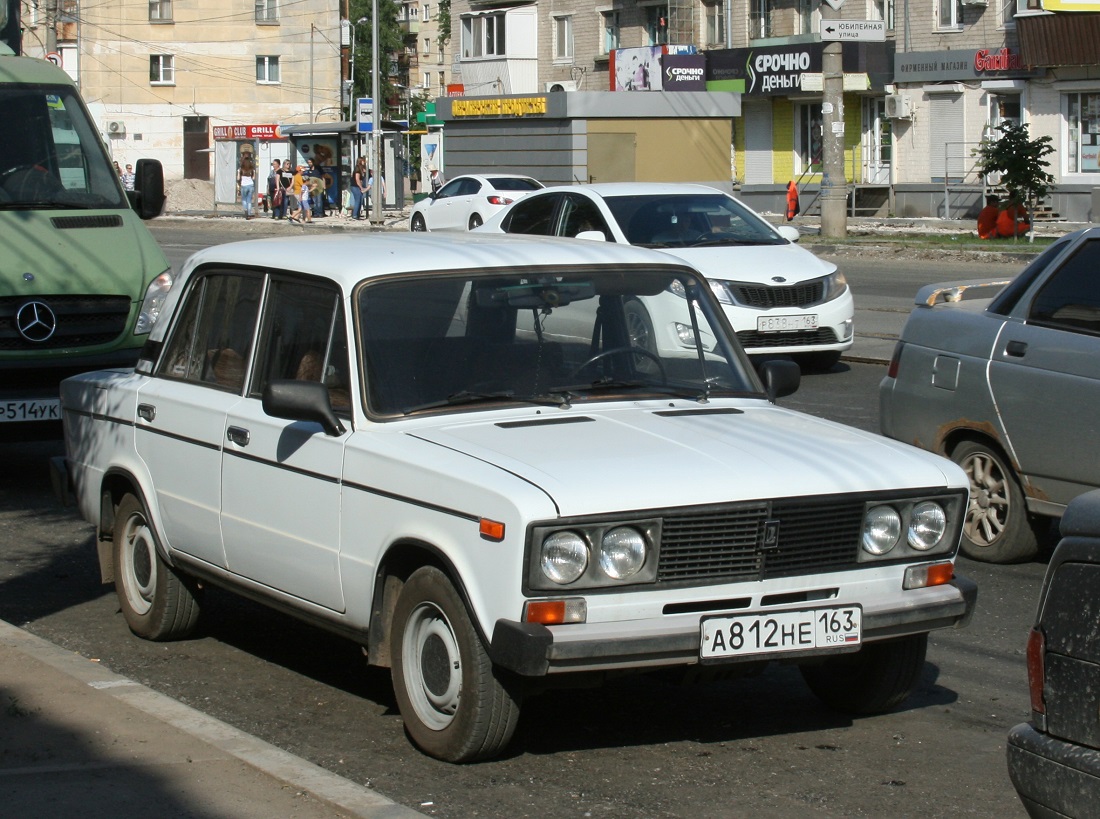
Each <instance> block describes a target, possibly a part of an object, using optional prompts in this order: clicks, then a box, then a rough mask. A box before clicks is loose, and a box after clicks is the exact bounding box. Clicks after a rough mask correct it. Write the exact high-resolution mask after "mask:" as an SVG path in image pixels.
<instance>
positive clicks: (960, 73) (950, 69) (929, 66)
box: [894, 48, 1039, 83]
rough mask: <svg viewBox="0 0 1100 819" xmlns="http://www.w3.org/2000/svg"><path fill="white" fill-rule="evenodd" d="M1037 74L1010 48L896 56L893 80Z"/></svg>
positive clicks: (965, 78)
mask: <svg viewBox="0 0 1100 819" xmlns="http://www.w3.org/2000/svg"><path fill="white" fill-rule="evenodd" d="M1038 73H1039V72H1038V71H1037V70H1030V71H1029V70H1028V69H1027V68H1026V67H1025V66H1024V64H1023V63H1022V62H1021V60H1020V52H1019V51H1015V50H1013V49H1009V48H1000V49H996V50H991V49H988V48H980V49H958V50H956V51H908V52H905V53H904V54H895V55H894V81H895V82H898V83H906V82H939V81H941V80H987V79H993V78H998V77H1001V78H1008V77H1033V76H1035V75H1036V74H1038Z"/></svg>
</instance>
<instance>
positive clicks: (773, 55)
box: [707, 43, 821, 96]
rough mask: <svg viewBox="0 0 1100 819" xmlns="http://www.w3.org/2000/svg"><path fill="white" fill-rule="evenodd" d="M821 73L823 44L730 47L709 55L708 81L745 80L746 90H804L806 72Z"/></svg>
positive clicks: (762, 92)
mask: <svg viewBox="0 0 1100 819" xmlns="http://www.w3.org/2000/svg"><path fill="white" fill-rule="evenodd" d="M806 73H815V74H818V73H821V44H820V43H806V44H804V45H796V46H780V47H777V48H730V49H725V50H722V51H712V52H709V53H708V55H707V80H708V82H722V81H729V80H742V81H743V82H744V83H745V93H746V94H753V95H758V96H759V95H767V96H770V95H776V94H791V93H797V92H799V91H801V90H802V75H803V74H806Z"/></svg>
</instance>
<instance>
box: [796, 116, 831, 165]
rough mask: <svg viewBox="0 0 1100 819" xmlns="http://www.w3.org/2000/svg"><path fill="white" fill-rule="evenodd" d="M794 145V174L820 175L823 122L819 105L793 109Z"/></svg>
mask: <svg viewBox="0 0 1100 819" xmlns="http://www.w3.org/2000/svg"><path fill="white" fill-rule="evenodd" d="M795 127H796V128H797V130H796V131H795V145H794V149H795V152H796V154H797V156H798V167H797V168H795V172H796V173H821V167H822V158H821V151H822V147H823V144H822V132H823V131H824V127H825V120H824V118H823V116H822V113H821V103H817V102H815V103H802V104H800V105H798V106H796V108H795Z"/></svg>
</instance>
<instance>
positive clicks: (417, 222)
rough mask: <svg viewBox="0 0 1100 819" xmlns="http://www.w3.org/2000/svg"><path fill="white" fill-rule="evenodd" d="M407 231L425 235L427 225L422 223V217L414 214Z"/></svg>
mask: <svg viewBox="0 0 1100 819" xmlns="http://www.w3.org/2000/svg"><path fill="white" fill-rule="evenodd" d="M409 230H411V231H413V232H414V233H427V231H428V225H427V224H426V223H425V222H424V217H423V215H421V214H419V213H414V214H413V218H412V222H410V223H409Z"/></svg>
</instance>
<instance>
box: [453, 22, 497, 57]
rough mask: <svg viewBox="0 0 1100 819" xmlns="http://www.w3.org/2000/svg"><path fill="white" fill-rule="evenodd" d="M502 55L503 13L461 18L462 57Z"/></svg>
mask: <svg viewBox="0 0 1100 819" xmlns="http://www.w3.org/2000/svg"><path fill="white" fill-rule="evenodd" d="M503 56H504V15H503V14H479V15H477V16H470V17H463V18H462V59H464V60H474V59H478V58H480V57H503Z"/></svg>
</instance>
